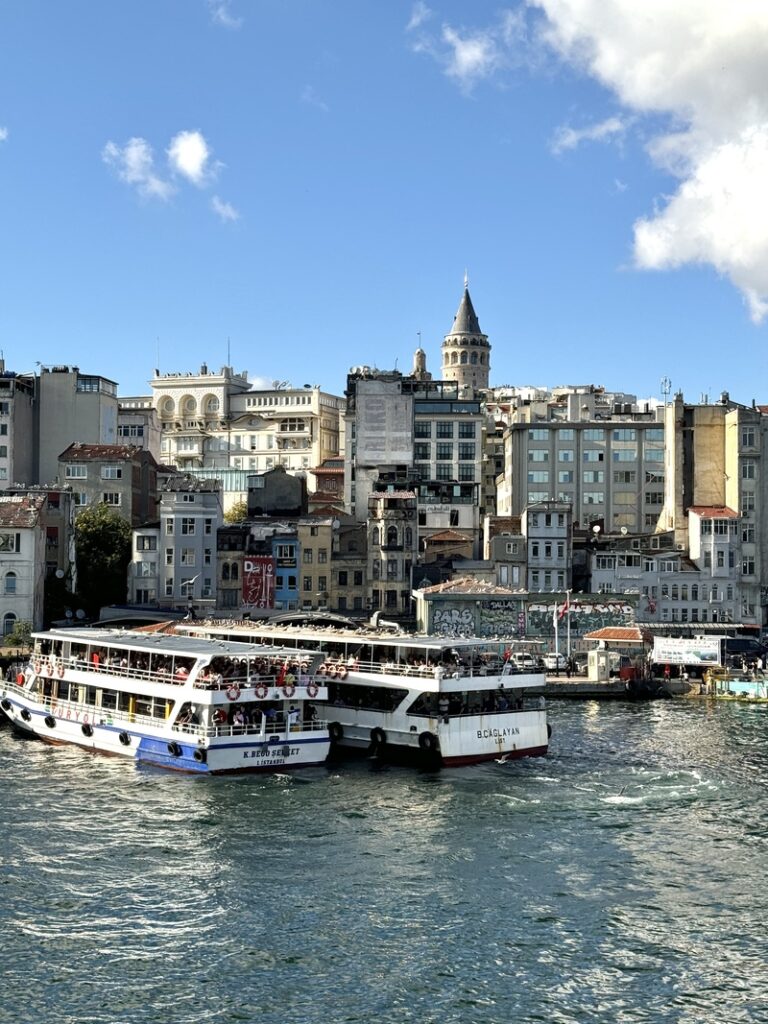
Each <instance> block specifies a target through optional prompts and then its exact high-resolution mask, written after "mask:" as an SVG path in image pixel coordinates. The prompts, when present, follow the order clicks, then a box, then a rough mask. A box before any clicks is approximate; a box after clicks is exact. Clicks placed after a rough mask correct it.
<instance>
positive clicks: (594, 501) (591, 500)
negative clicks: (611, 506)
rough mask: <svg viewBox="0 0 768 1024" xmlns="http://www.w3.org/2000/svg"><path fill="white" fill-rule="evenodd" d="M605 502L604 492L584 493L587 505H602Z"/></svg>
mask: <svg viewBox="0 0 768 1024" xmlns="http://www.w3.org/2000/svg"><path fill="white" fill-rule="evenodd" d="M604 501H605V494H604V493H603V491H584V504H585V505H602V504H603V502H604Z"/></svg>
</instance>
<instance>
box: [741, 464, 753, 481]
mask: <svg viewBox="0 0 768 1024" xmlns="http://www.w3.org/2000/svg"><path fill="white" fill-rule="evenodd" d="M741 479H742V480H754V479H755V463H754V462H753V461H752V459H745V460H744V461H743V462H742V464H741Z"/></svg>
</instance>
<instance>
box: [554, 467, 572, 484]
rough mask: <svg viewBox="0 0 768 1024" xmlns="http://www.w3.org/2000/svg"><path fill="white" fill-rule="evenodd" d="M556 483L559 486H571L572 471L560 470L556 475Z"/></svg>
mask: <svg viewBox="0 0 768 1024" xmlns="http://www.w3.org/2000/svg"><path fill="white" fill-rule="evenodd" d="M557 482H558V483H559V484H572V483H573V470H572V469H561V470H559V471H558V474H557Z"/></svg>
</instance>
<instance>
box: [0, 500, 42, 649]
mask: <svg viewBox="0 0 768 1024" xmlns="http://www.w3.org/2000/svg"><path fill="white" fill-rule="evenodd" d="M45 502H46V496H45V495H44V494H24V495H22V494H2V495H0V556H1V557H0V623H2V631H3V636H7V635H8V634H9V633H12V632H13V630H14V629H15V627H16V624H17V623H19V622H29V623H31V625H32V628H33V629H41V628H42V625H43V600H44V596H45V591H44V585H45V562H46V552H45V541H46V532H45V525H44V522H43V508H44V506H45Z"/></svg>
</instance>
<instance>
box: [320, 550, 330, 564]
mask: <svg viewBox="0 0 768 1024" xmlns="http://www.w3.org/2000/svg"><path fill="white" fill-rule="evenodd" d="M317 560H318V562H320V563H323V562H327V561H328V548H318V549H317Z"/></svg>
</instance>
